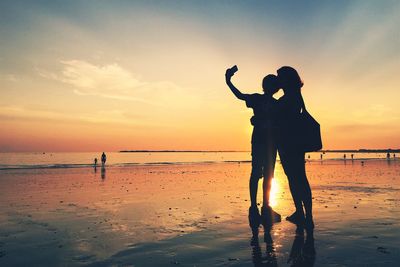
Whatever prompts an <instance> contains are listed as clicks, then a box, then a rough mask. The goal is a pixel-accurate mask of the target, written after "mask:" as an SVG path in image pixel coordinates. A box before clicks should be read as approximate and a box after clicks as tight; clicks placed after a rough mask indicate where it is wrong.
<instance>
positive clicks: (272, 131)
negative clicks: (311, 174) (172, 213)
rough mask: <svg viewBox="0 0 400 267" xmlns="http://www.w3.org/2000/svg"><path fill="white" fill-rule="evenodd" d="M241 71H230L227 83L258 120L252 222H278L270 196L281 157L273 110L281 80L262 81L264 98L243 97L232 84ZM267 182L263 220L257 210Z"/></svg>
mask: <svg viewBox="0 0 400 267" xmlns="http://www.w3.org/2000/svg"><path fill="white" fill-rule="evenodd" d="M237 70H238V68H237V66H236V65H235V66H233V67H232V68H230V69H227V70H226V73H225V80H226V84H227V85H228V87H229V88H230V89H231V91H232V93H233V94H234V95H235V96H236V97H237V98H238V99H240V100H243V101H245V102H246V106H247V107H248V108H252V109H253V112H254V116H253V117H252V118H251V120H250V122H251V124H252V125H253V133H252V136H251V156H252V169H251V175H250V181H249V190H250V201H251V206H250V208H249V219H251V218H254V221H253V222H251V223H254V224H255V225H259V223H260V220H261V221H263V222H265V221H267V218H272V219H273V220H274V221H275V222H278V221H280V220H281V216H280V215H279V214H278V213H276V212H275V211H273V210H272V208H271V206H270V205H269V204H270V203H269V195H270V191H271V180H272V179H273V176H274V170H275V161H276V154H277V146H276V140H275V139H276V137H275V135H276V126H275V124H274V121H273V120H272V117H273V116H272V112H273V108H274V106H275V105H276V103H277V100H276V99H274V98H273V95H274V94H275V93H276V92H278V91H279V89H280V87H279V83H278V79H277V77H276V76H275V75H272V74H269V75H267V76H265V77H264V79H263V81H262V88H263V91H264V94H257V93H256V94H243V93H242V92H240V91H239V89H237V88H236V87H235V86H234V85H233V83H232V82H231V78H232V76H233V75H234V74H235V72H236V71H237ZM262 177H264V180H263V205H262V207H261V216H260V213H259V210H258V207H257V190H258V181H259V179H260V178H262Z"/></svg>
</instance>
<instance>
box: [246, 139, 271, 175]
mask: <svg viewBox="0 0 400 267" xmlns="http://www.w3.org/2000/svg"><path fill="white" fill-rule="evenodd" d="M276 154H277V146H276V144H275V142H273V141H266V142H253V143H252V144H251V178H252V179H260V178H262V177H264V178H267V179H272V178H273V176H274V170H275V161H276Z"/></svg>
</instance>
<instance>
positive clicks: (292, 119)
mask: <svg viewBox="0 0 400 267" xmlns="http://www.w3.org/2000/svg"><path fill="white" fill-rule="evenodd" d="M277 73H278V79H279V83H280V85H281V87H282V89H283V91H284V96H282V97H281V98H280V99H279V100H278V109H277V118H278V123H279V138H278V151H279V157H280V159H281V163H282V166H283V170H284V172H285V174H286V176H287V177H288V181H289V188H290V192H291V194H292V198H293V202H294V205H295V207H296V211H295V212H294V213H293V214H292V215H290V216H288V217H287V218H286V219H287V220H288V221H290V222H292V223H295V224H297V225H300V226H303V225H304V226H305V227H306V229H308V230H312V229H314V221H313V213H312V194H311V188H310V184H309V182H308V179H307V174H306V169H305V161H304V156H305V152H304V151H303V150H302V149H300V148H298V147H297V144H296V143H294V141H293V140H294V138H293V136H294V135H296V134H297V133H298V131H299V129H296V125H297V121H298V118H299V114H300V112H301V111H302V110H303V109H304V101H303V97H302V95H301V88H302V87H303V82H302V80H301V78H300V76H299V74H298V73H297V71H296V70H295V69H294V68H292V67H281V68H280V69H278V71H277ZM321 159H322V158H321ZM303 207H304V210H303Z"/></svg>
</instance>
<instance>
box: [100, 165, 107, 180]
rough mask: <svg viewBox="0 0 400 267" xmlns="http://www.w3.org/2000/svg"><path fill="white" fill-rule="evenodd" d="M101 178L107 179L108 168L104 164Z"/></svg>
mask: <svg viewBox="0 0 400 267" xmlns="http://www.w3.org/2000/svg"><path fill="white" fill-rule="evenodd" d="M100 170H101V179H103V180H104V179H106V168H105V167H104V165H102V166H101V169H100Z"/></svg>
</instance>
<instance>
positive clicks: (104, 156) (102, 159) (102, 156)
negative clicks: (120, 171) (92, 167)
mask: <svg viewBox="0 0 400 267" xmlns="http://www.w3.org/2000/svg"><path fill="white" fill-rule="evenodd" d="M106 161H107V156H106V154H105V153H104V152H103V154H101V165H103V166H104V165H105V164H106Z"/></svg>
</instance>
